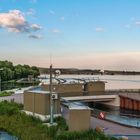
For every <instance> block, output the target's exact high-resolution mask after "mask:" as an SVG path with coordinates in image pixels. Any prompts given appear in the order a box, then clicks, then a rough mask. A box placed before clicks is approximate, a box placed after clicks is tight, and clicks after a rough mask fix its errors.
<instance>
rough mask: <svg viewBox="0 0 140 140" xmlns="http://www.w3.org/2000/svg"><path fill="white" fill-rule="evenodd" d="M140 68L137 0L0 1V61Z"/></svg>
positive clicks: (46, 65)
mask: <svg viewBox="0 0 140 140" xmlns="http://www.w3.org/2000/svg"><path fill="white" fill-rule="evenodd" d="M50 55H51V56H52V62H53V64H54V66H55V67H76V68H93V69H98V68H101V69H119V70H140V66H139V64H140V63H139V62H140V1H139V0H24V1H23V0H1V1H0V59H1V60H9V61H12V62H14V64H18V63H21V64H29V65H36V66H41V67H49V64H50Z"/></svg>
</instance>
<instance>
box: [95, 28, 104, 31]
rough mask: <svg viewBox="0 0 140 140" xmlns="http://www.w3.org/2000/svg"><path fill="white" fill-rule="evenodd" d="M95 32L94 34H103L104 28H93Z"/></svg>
mask: <svg viewBox="0 0 140 140" xmlns="http://www.w3.org/2000/svg"><path fill="white" fill-rule="evenodd" d="M95 31H96V32H103V31H104V28H102V27H96V28H95Z"/></svg>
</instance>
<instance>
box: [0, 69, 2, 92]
mask: <svg viewBox="0 0 140 140" xmlns="http://www.w3.org/2000/svg"><path fill="white" fill-rule="evenodd" d="M0 71H3V68H1V69H0ZM0 92H1V74H0Z"/></svg>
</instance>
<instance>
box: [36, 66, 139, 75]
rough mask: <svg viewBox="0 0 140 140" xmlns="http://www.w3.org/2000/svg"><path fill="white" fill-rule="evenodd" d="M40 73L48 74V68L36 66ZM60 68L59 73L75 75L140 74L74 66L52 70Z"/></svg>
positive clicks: (137, 72)
mask: <svg viewBox="0 0 140 140" xmlns="http://www.w3.org/2000/svg"><path fill="white" fill-rule="evenodd" d="M38 69H39V72H40V74H49V68H40V67H38ZM55 70H60V71H61V74H76V75H140V71H117V70H104V71H103V70H99V69H94V70H93V69H75V68H54V69H53V71H54V72H55Z"/></svg>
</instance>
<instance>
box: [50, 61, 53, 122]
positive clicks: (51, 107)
mask: <svg viewBox="0 0 140 140" xmlns="http://www.w3.org/2000/svg"><path fill="white" fill-rule="evenodd" d="M50 124H53V99H52V64H51V65H50Z"/></svg>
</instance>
